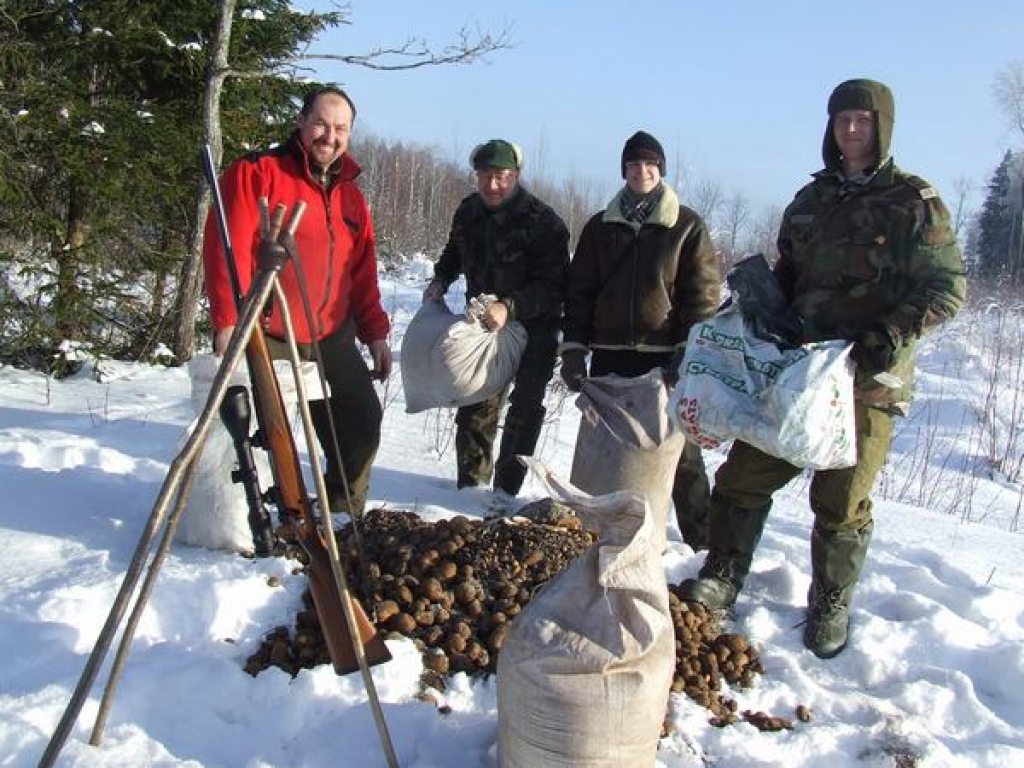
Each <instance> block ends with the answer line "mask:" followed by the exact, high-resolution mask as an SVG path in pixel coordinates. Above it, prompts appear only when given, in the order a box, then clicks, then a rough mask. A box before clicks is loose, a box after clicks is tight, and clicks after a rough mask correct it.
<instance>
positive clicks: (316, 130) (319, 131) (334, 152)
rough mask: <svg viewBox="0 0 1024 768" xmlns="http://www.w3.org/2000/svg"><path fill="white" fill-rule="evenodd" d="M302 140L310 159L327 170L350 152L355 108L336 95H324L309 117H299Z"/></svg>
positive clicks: (317, 101)
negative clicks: (345, 152)
mask: <svg viewBox="0 0 1024 768" xmlns="http://www.w3.org/2000/svg"><path fill="white" fill-rule="evenodd" d="M298 127H299V137H300V139H301V140H302V146H303V147H304V148H305V149H306V152H307V154H308V155H309V157H310V159H311V160H312V161H313V162H314V163H316V164H317V165H318V166H320V167H321V168H326V167H327V166H329V165H330V164H331V163H333V162H334V161H335V160H337V159H338V158H339V157H341V155H342V153H343V152H344V151H345V150H346V149H348V140H349V137H350V136H351V135H352V108H351V107H350V106H349V105H348V102H347V101H345V99H343V98H342V97H341V96H339V95H338V94H336V93H322V94H320V95H319V96H317V98H316V101H314V102H313V108H312V109H311V110H310V111H309V114H308V115H300V116H299V123H298Z"/></svg>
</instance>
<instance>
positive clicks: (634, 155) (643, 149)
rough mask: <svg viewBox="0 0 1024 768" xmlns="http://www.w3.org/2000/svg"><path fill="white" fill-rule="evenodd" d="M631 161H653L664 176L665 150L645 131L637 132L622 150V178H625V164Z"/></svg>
mask: <svg viewBox="0 0 1024 768" xmlns="http://www.w3.org/2000/svg"><path fill="white" fill-rule="evenodd" d="M633 160H653V161H654V162H656V163H657V164H658V170H659V171H660V172H661V175H662V176H664V175H665V150H663V149H662V148H661V144H660V143H659V142H658V140H657V139H656V138H654V137H653V136H651V134H649V133H647V132H646V131H637V132H636V133H634V134H633V135H632V136H630V137H629V138H628V139H626V145H625V146H624V147H623V148H622V178H626V163H628V162H630V161H633Z"/></svg>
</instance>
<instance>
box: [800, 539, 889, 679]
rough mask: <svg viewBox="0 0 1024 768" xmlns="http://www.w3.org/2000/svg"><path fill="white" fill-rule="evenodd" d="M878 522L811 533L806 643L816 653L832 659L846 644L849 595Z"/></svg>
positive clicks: (854, 585)
mask: <svg viewBox="0 0 1024 768" xmlns="http://www.w3.org/2000/svg"><path fill="white" fill-rule="evenodd" d="M874 527H875V524H874V523H873V522H870V521H869V522H868V523H867V524H866V525H864V526H863V527H862V528H860V529H859V530H856V531H827V530H824V529H823V528H820V527H819V526H818V525H815V526H814V531H813V532H812V533H811V568H812V575H811V587H810V589H809V590H808V593H807V624H806V625H805V627H804V645H805V646H806V647H807V649H808V650H809V651H810V652H811V653H813V654H814V655H815V656H817V657H818V658H821V659H831V658H833V657H835V656H838V655H839V654H840V653H842V652H843V649H845V648H846V644H847V642H848V640H849V634H850V598H851V597H852V596H853V590H854V588H855V587H856V586H857V580H858V579H859V578H860V572H861V569H862V568H863V567H864V559H865V557H866V556H867V553H868V544H870V542H871V532H872V531H873V530H874Z"/></svg>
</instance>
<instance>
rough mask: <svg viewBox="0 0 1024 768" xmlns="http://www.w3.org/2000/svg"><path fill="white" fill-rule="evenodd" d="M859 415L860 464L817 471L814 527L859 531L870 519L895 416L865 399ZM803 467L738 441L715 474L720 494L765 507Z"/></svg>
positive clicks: (857, 411)
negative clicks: (873, 498)
mask: <svg viewBox="0 0 1024 768" xmlns="http://www.w3.org/2000/svg"><path fill="white" fill-rule="evenodd" d="M854 414H855V419H856V428H857V432H856V434H857V463H856V464H855V465H854V466H852V467H845V468H843V469H828V470H817V471H815V473H814V477H813V478H812V480H811V490H810V506H811V511H812V512H813V513H814V519H815V525H816V526H818V527H820V528H821V529H822V530H825V531H836V532H839V531H857V530H860V529H862V528H863V527H864V526H865V525H867V524H868V523H869V522H870V521H871V498H870V495H871V488H872V486H874V483H875V478H876V477H877V476H878V473H879V471H881V469H882V466H883V465H884V464H885V459H886V456H888V453H889V444H890V441H891V439H892V420H893V417H892V416H891V415H890V414H888V413H886V412H885V411H881V410H878V409H877V408H870V407H868V406H865V405H863V404H862V403H860V402H858V403H857V404H856V406H855V408H854ZM801 471H802V470H801V469H800V468H799V467H795V466H793V465H792V464H790V463H789V462H788V461H785V460H783V459H779V458H777V457H775V456H771V455H769V454H767V453H765V452H764V451H760V450H758V449H757V448H754V447H753V446H751V445H748V444H747V443H744V442H741V441H739V440H737V441H736V442H734V443H733V445H732V448H731V449H730V451H729V456H728V457H727V458H726V460H725V463H724V464H722V466H721V467H719V469H718V472H717V473H716V474H715V495H717V496H720V497H721V498H722V500H724V501H726V502H728V503H729V504H731V505H734V506H736V507H739V508H741V509H763V508H765V507H767V506H768V505H770V504H771V500H772V495H773V494H774V493H775V492H776V491H777V490H779V489H780V488H782V487H783V486H784V485H786V483H788V482H789V481H790V480H792V479H793V478H794V477H796V476H797V475H798V474H800V472H801ZM712 514H714V512H712Z"/></svg>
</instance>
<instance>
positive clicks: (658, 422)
mask: <svg viewBox="0 0 1024 768" xmlns="http://www.w3.org/2000/svg"><path fill="white" fill-rule="evenodd" d="M576 406H577V407H578V408H579V409H580V411H581V412H582V413H581V416H580V427H579V432H578V433H577V434H576V449H575V452H574V453H573V459H572V474H571V476H570V482H572V484H573V485H574V486H576V487H577V488H579V489H580V490H582V491H586V492H587V493H589V494H591V495H595V496H597V495H600V494H604V493H613V492H615V491H625V490H630V491H636V492H637V493H642V494H643V495H644V496H645V497H646V498H647V503H648V504H649V505H650V507H651V513H652V514H653V515H654V520H655V527H656V535H655V537H654V545H655V546H656V547H658V552H663V551H664V550H665V548H666V546H667V545H668V541H667V537H666V525H667V523H668V512H669V509H670V507H671V506H672V482H673V480H674V478H675V471H676V465H677V464H678V463H679V456H680V454H682V452H683V448H684V447H685V445H686V438H685V436H684V435H683V432H682V430H680V429H679V427H678V426H677V425H676V423H675V422H674V420H673V419H672V418H671V416H670V414H669V411H668V391H667V390H666V389H665V384H664V383H663V380H662V377H661V373H660V372H659V371H653V372H651V373H648V374H646V375H644V376H637V377H636V378H623V377H621V376H597V377H593V378H588V379H584V380H583V385H582V388H581V390H580V395H579V397H578V398H576Z"/></svg>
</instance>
